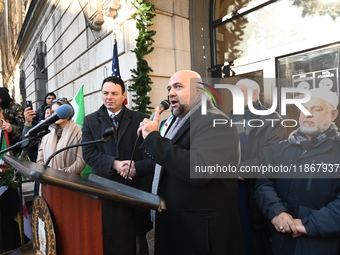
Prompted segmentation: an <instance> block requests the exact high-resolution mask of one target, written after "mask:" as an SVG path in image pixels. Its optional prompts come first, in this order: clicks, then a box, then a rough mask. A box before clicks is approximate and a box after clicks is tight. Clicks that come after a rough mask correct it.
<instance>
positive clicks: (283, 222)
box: [272, 212, 298, 235]
mask: <svg viewBox="0 0 340 255" xmlns="http://www.w3.org/2000/svg"><path fill="white" fill-rule="evenodd" d="M272 224H273V225H274V227H275V229H276V230H277V231H278V232H281V233H291V232H293V234H294V235H296V234H297V232H298V231H297V229H296V226H295V222H294V220H293V217H292V216H291V215H290V214H288V213H286V212H282V213H280V214H278V215H276V216H275V217H274V218H273V219H272Z"/></svg>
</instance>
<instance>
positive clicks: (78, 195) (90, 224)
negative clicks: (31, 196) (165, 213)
mask: <svg viewBox="0 0 340 255" xmlns="http://www.w3.org/2000/svg"><path fill="white" fill-rule="evenodd" d="M4 160H5V161H6V162H7V163H8V164H9V165H11V166H12V167H14V168H15V169H17V170H18V171H19V172H21V173H22V174H23V175H25V176H26V177H28V178H30V179H32V180H34V181H38V182H40V183H42V185H41V186H42V197H43V199H42V200H45V201H46V204H47V206H44V205H43V204H39V203H43V202H41V201H39V200H37V201H39V202H38V203H37V204H39V208H40V209H41V210H40V211H39V213H40V214H41V213H42V212H43V213H44V212H46V208H45V207H48V210H47V211H49V212H50V215H51V219H52V221H53V224H52V223H48V222H46V223H41V219H39V220H38V221H37V222H39V223H40V224H41V225H42V226H45V230H46V228H47V227H52V229H47V230H46V231H47V232H46V235H47V236H48V238H51V240H48V242H47V243H48V244H53V242H54V241H53V238H52V234H53V229H54V233H55V247H56V251H55V252H53V251H51V252H50V253H48V254H62V255H71V254H72V255H74V254H82V255H93V254H104V253H105V251H104V245H103V227H102V226H103V221H102V205H101V200H111V201H115V202H118V203H121V204H125V205H127V206H132V207H137V208H145V209H150V210H157V211H162V210H163V209H165V202H164V200H163V199H162V198H160V197H159V196H157V195H154V194H151V193H147V192H144V191H141V190H138V189H135V188H132V187H130V186H127V185H124V184H121V183H118V182H115V181H110V180H108V179H105V178H102V177H100V176H96V175H93V174H92V175H90V177H89V178H88V179H86V178H84V177H81V176H77V175H73V174H69V173H66V172H63V171H59V170H57V169H53V168H48V167H44V166H42V165H39V164H36V163H33V162H30V161H27V160H24V159H17V158H15V157H13V156H9V155H6V156H4ZM35 204H36V201H34V206H35ZM34 209H35V208H33V211H34ZM42 219H48V214H46V215H42ZM32 222H33V224H34V223H35V221H34V220H33V221H32ZM37 224H38V223H37ZM50 225H52V226H50ZM40 227H41V226H40ZM32 229H33V230H32V232H33V234H37V233H34V231H36V232H38V231H39V228H38V226H34V225H33V227H32ZM40 230H41V229H40ZM33 236H34V238H33V242H34V244H37V243H38V242H39V240H36V239H38V238H37V237H35V236H36V235H33ZM46 249H47V248H46ZM51 249H52V250H53V248H51Z"/></svg>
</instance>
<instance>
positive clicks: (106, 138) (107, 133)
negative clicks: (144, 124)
mask: <svg viewBox="0 0 340 255" xmlns="http://www.w3.org/2000/svg"><path fill="white" fill-rule="evenodd" d="M59 108H60V107H59ZM59 108H58V109H59ZM51 117H52V116H51ZM113 132H114V129H113V127H109V128H107V129H105V131H104V134H103V137H102V138H100V139H98V140H94V141H88V142H83V143H77V144H71V145H69V146H66V147H64V148H61V149H59V150H57V151H55V152H54V153H52V154H51V155H50V156H49V157H48V158H47V159H46V161H45V163H44V166H48V164H49V163H50V161H51V159H52V158H53V157H54V156H55V155H57V154H59V153H60V152H62V151H64V150H68V149H71V148H74V147H78V146H84V145H89V144H95V143H106V142H108V141H110V139H111V137H112V135H113Z"/></svg>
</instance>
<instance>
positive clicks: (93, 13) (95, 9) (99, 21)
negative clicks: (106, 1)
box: [87, 0, 104, 31]
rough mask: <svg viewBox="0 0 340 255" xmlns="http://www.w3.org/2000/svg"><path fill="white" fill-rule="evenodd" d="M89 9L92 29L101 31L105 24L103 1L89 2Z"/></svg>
mask: <svg viewBox="0 0 340 255" xmlns="http://www.w3.org/2000/svg"><path fill="white" fill-rule="evenodd" d="M87 8H88V13H89V20H90V22H91V25H90V27H91V29H92V30H95V31H99V30H100V29H101V26H102V25H103V23H104V16H103V1H102V0H96V1H89V2H88V5H87Z"/></svg>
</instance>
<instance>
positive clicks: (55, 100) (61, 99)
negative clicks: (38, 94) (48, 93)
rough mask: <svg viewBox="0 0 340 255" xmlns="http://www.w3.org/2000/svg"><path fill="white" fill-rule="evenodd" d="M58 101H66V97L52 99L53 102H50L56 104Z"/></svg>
mask: <svg viewBox="0 0 340 255" xmlns="http://www.w3.org/2000/svg"><path fill="white" fill-rule="evenodd" d="M58 101H67V97H62V98H58V99H54V100H53V101H52V103H56V102H58Z"/></svg>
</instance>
